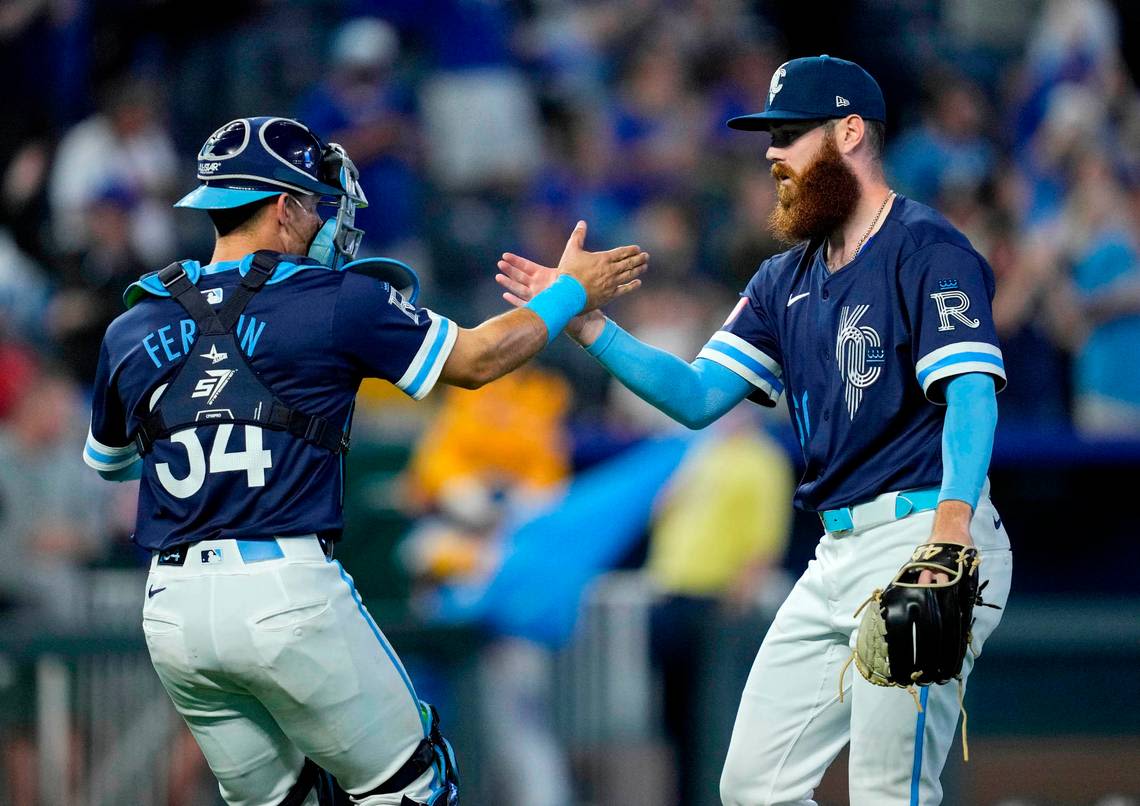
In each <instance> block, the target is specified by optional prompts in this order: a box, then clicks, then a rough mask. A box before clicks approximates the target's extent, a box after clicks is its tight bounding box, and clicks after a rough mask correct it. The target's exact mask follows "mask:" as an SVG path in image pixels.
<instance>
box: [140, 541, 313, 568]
mask: <svg viewBox="0 0 1140 806" xmlns="http://www.w3.org/2000/svg"><path fill="white" fill-rule="evenodd" d="M332 555H333V541H332V540H330V539H328V538H325V537H318V536H317V535H313V534H309V535H299V536H297V537H268V538H258V539H253V540H234V539H224V540H199V541H197V542H192V543H179V544H177V545H175V546H170V547H168V548H165V549H162V550H161V551H157V552H155V553H154V555H153V557H154V559H153V560H152V567H158V566H160V565H162V566H179V567H182V566H199V565H250V564H251V563H259V562H264V561H265V560H280V559H283V558H285V557H289V558H292V559H298V560H306V559H308V560H315V559H319V558H322V557H324V558H329V559H331V558H332Z"/></svg>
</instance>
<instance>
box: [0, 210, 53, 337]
mask: <svg viewBox="0 0 1140 806" xmlns="http://www.w3.org/2000/svg"><path fill="white" fill-rule="evenodd" d="M48 291H49V287H48V282H47V277H46V276H45V275H44V272H43V270H42V269H41V268H40V266H39V265H38V264H37V263H36V262H35V261H33V260H32V259H31V258H30V257H29V256H28V255H27V254H25V253H24V252H23V251H22V250H21V249H20V247H19V246H17V245H16V241H15V239H14V238H13V237H12V234H11V233H10V232H9V231H8V230H7V229H5V228H4V227H0V339H2V338H13V337H15V338H18V339H30V338H34V337H38V336H39V335H40V328H41V322H40V317H41V316H42V315H43V311H44V308H45V307H46V306H47V302H48Z"/></svg>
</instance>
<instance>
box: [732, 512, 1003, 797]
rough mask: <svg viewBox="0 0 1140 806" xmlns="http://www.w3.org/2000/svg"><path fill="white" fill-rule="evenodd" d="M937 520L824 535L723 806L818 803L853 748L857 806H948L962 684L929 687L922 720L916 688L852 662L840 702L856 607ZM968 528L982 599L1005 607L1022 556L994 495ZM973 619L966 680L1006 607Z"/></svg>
mask: <svg viewBox="0 0 1140 806" xmlns="http://www.w3.org/2000/svg"><path fill="white" fill-rule="evenodd" d="M933 521H934V512H933V511H932V510H931V511H927V512H921V513H917V514H914V515H910V516H909V517H906V518H903V519H901V520H897V521H892V522H889V523H885V524H883V525H880V526H874V527H872V528H867V529H864V530H862V531H860V530H858V529H857V530H855V531H853V532H850V533H846V534H843V535H832V534H826V533H825V534H824V536H823V537H822V538H821V539H820V542H819V545H818V547H817V549H816V554H815V559H814V560H812V561H811V562H810V563H809V564H808V568H807V570H806V571H805V572H804V575H803V576H802V577H800V579H799V581H798V582H797V583H796V585H795V587H794V588H793V590H792V592H791V593H790V594H789V595H788V598H787V600H786V601H785V602H784V604H783V606H782V607H781V608H780V610H779V612H778V613H777V615H776V618H775V620H774V621H773V623H772V626H771V627H770V628H769V630H768V633H767V636H766V637H765V638H764V641H763V643H762V645H761V647H760V651H759V652H758V653H757V655H756V661H755V663H754V664H753V667H752V671H751V673H750V674H749V677H748V682H747V683H746V684H745V687H744V693H743V695H742V696H741V699H740V710H739V712H738V713H737V716H736V724H735V726H734V728H733V732H732V741H731V743H730V746H729V749H728V758H727V759H726V761H725V765H724V772H723V774H722V776H721V799H722V800H723V802H724V804H725V806H776V804H787V805H788V806H791V804H801V805H802V806H809V805H810V804H814V801H813V800H812V799H811V798H812V793H813V790H814V789H815V787H816V786H818V785H819V782H820V780H821V779H822V778H823V774H824V771H825V770H826V769H827V767H828V765H830V764H831V762H832V761H833V760H834V759H835V757H836V755H838V753H839V752H840V750H842V749H843V746H844V745H846V744H848V743H850V745H851V747H850V762H849V781H850V803H851V804H852V806H893V805H895V804H911V805H912V806H920V805H921V806H935V804H938V803H940V802H941V800H942V787H941V784H940V783H939V775H940V774H941V772H942V766H943V764H944V763H945V761H946V756H947V753H948V752H949V750H950V745H951V743H952V742H953V739H954V733H955V730H956V727H957V724H958V715H959V707H958V685H957V683H956V682H954V681H951V682H949V683H947V684H944V685H940V686H927V687H924V688H920V689H919V692H920V695H921V700H922V704H923V711H922V712H921V713H919V712H918V711H917V709H916V708H915V703H914V699H913V698H912V697H911V695H910V694H909V693H908V692H906V691H904V690H903V689H899V688H883V687H880V686H874V685H872V684H870V683H868V682H867V681H866V680H864V679H863V678H862V676H860V674H859V673H858V671H856V669H855V667H854V665H852V666H851V667H850V669H849V670H848V672H847V675H846V680H845V681H844V687H845V693H844V697H843V702H840V701H839V673H840V669H841V668H842V667H843V665H844V663H846V662H847V659H848V658H849V657H850V655H851V652H852V650H853V649H854V646H855V633H856V628H857V627H858V619H856V617H855V615H854V614H855V610H856V609H857V608H858V607H859V605H860V604H862V602H863V601H864V600H865V599H866V598H867V596H869V595H870V593H871V591H872V590H874V589H875V588H883V587H886V585H887V583H888V582H890V581H891V580H892V579H893V578H894V575H895V574H896V573H897V572H898V570H899V568H900V567H901V566H902V564H903V563H904V562H906V561H907V560H908V559H910V555H911V552H912V551H913V550H914V548H915V547H916V546H917V545H918V544H920V543H923V542H925V541H926V540H927V539H928V538H929V537H930V530H931V526H932V525H933ZM970 528H971V534H972V536H973V539H974V543H975V545H976V546H977V547H978V551H979V554H980V556H981V558H982V563H981V566H980V568H979V569H978V570H979V574H980V578H981V580H982V582H985V581H986V580H989V584H988V585H987V586H986V588H985V590H984V591H983V592H982V597H983V599H984V600H985V601H986V602H989V603H992V604H996V605H999V606H1001V607H1005V603H1006V599H1007V598H1008V596H1009V588H1010V576H1011V573H1012V568H1013V556H1012V553H1011V552H1010V547H1009V537H1008V535H1007V534H1006V532H1005V529H1004V527H1003V526H1002V525H1001V519H1000V516H999V515H998V513H997V511H996V510H995V509H994V507H993V504H992V503H991V502H990V500H989V498H988V496H986V495H983V497H982V500H981V501H980V502H979V503H978V507H977V509H976V510H975V513H974V518H973V521H972V523H971V526H970ZM974 615H975V617H976V619H977V620H976V622H975V624H974V630H973V644H972V646H973V650H974V652H972V653H971V652H967V654H966V661H965V663H964V665H963V667H962V678H963V680H965V678H966V676H967V675H968V674H969V673H970V670H971V669H972V667H973V665H974V661H975V660H976V658H977V653H980V652H981V650H982V645H983V644H984V643H985V640H986V638H987V637H989V635H990V633H991V632H992V631H993V629H994V628H995V627H996V626H997V624H998V622H999V621H1000V620H1001V615H1002V611H1001V610H994V609H991V608H987V607H977V608H975V610H974ZM967 705H968V703H967Z"/></svg>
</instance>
